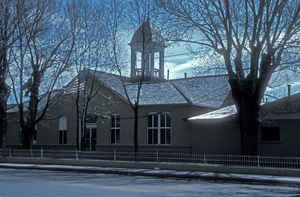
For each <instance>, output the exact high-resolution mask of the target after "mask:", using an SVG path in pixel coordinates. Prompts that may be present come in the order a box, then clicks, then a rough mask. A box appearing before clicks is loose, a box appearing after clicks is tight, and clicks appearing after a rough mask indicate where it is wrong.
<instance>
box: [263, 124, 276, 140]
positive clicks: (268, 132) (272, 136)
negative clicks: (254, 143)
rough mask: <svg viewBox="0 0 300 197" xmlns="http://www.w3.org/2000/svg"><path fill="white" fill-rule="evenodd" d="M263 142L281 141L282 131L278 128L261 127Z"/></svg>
mask: <svg viewBox="0 0 300 197" xmlns="http://www.w3.org/2000/svg"><path fill="white" fill-rule="evenodd" d="M261 140H262V141H264V142H270V141H271V142H274V141H280V129H279V127H278V126H268V127H266V126H263V127H261Z"/></svg>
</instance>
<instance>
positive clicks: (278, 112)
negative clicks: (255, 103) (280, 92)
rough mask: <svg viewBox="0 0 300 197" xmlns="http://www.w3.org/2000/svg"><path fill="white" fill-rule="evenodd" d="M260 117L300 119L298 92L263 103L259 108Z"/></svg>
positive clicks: (266, 118) (262, 118)
mask: <svg viewBox="0 0 300 197" xmlns="http://www.w3.org/2000/svg"><path fill="white" fill-rule="evenodd" d="M260 119H261V120H270V119H274V120H275V119H300V93H298V94H294V95H291V96H287V97H284V98H281V99H278V100H276V101H273V102H270V103H265V104H264V105H263V106H262V107H261V110H260Z"/></svg>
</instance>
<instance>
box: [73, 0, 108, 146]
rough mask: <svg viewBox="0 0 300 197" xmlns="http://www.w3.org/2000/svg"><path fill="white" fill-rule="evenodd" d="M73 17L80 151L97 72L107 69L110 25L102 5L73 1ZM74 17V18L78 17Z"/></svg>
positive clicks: (95, 89)
mask: <svg viewBox="0 0 300 197" xmlns="http://www.w3.org/2000/svg"><path fill="white" fill-rule="evenodd" d="M72 7H73V15H75V16H76V18H77V23H78V25H77V28H76V29H74V34H76V43H75V48H74V54H73V55H72V58H71V61H72V63H73V64H74V67H73V68H74V69H75V70H76V73H77V77H76V80H75V81H74V84H73V85H75V88H76V91H75V93H76V96H75V106H76V120H77V121H76V125H77V126H76V130H77V131H76V144H77V149H78V150H81V149H82V148H83V147H81V145H83V146H84V142H83V140H82V137H83V135H84V132H85V128H86V119H87V115H88V109H89V104H90V102H91V101H92V100H93V99H94V98H95V96H96V95H98V93H99V90H98V86H96V85H95V83H96V81H97V80H96V72H97V70H98V69H104V67H107V64H105V63H106V57H107V52H108V50H106V48H107V47H108V35H107V31H106V30H107V26H106V21H105V19H104V14H105V8H104V6H103V5H102V4H101V3H96V2H93V3H86V2H85V1H83V0H77V1H73V3H72ZM75 16H74V17H75Z"/></svg>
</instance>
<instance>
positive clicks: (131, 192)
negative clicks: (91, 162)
mask: <svg viewBox="0 0 300 197" xmlns="http://www.w3.org/2000/svg"><path fill="white" fill-rule="evenodd" d="M0 191H1V192H0V197H21V196H22V197H41V196H43V197H69V196H70V197H79V196H81V197H86V196H101V197H106V196H107V197H108V196H109V197H114V196H121V197H127V196H128V197H129V196H130V197H137V196H143V197H150V196H155V197H162V196H178V197H181V196H185V197H193V196H205V197H206V196H214V197H217V196H280V197H282V196H293V197H296V196H300V188H293V187H281V186H266V185H251V184H250V185H249V184H237V183H234V184H233V183H223V182H207V181H202V180H185V179H160V178H150V177H141V176H139V177H134V176H119V175H111V174H85V173H74V172H52V171H39V170H15V169H0Z"/></svg>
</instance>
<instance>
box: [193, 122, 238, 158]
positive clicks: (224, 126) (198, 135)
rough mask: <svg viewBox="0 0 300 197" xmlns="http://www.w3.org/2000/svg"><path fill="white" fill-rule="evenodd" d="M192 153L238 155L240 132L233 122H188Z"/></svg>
mask: <svg viewBox="0 0 300 197" xmlns="http://www.w3.org/2000/svg"><path fill="white" fill-rule="evenodd" d="M189 122H190V131H189V132H191V135H190V136H191V144H192V151H193V152H198V153H207V154H240V132H239V128H238V124H237V123H236V122H235V121H234V120H228V119H217V120H189Z"/></svg>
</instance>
